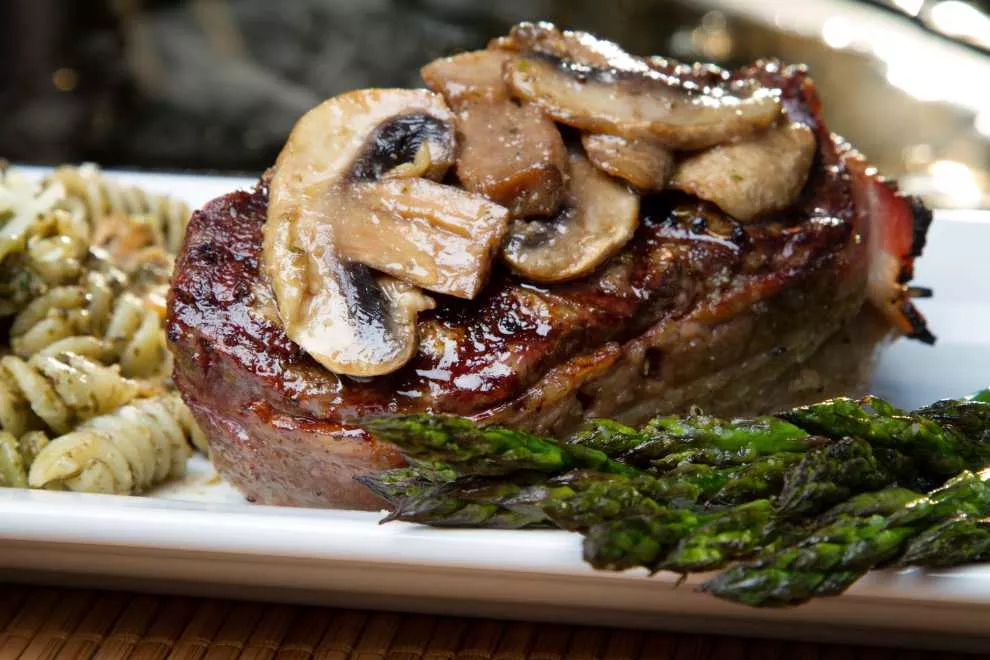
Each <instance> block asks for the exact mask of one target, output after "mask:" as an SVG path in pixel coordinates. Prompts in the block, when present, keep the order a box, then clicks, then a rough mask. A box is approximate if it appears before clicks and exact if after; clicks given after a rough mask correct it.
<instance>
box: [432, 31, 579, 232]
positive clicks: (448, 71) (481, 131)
mask: <svg viewBox="0 0 990 660" xmlns="http://www.w3.org/2000/svg"><path fill="white" fill-rule="evenodd" d="M511 57H512V55H511V54H510V53H506V52H500V51H494V50H483V51H476V52H472V53H463V54H461V55H456V56H454V57H447V58H443V59H440V60H436V61H434V62H432V63H430V64H428V65H427V66H425V67H423V69H422V71H421V73H422V76H423V79H424V80H425V81H426V84H427V85H428V86H429V87H430V89H432V90H434V91H436V92H441V93H442V94H443V95H444V96H445V97H446V99H447V101H448V102H449V103H450V105H451V107H453V108H454V110H455V111H456V112H457V133H458V136H459V138H460V140H459V145H458V147H459V151H458V154H457V177H458V178H459V179H460V181H461V183H463V184H464V187H465V188H467V189H468V190H470V191H472V192H477V193H481V194H482V195H484V196H485V197H487V198H488V199H490V200H492V201H494V202H497V203H498V204H501V205H503V206H505V207H507V208H508V209H509V210H510V211H511V212H512V215H513V216H515V217H529V216H534V215H550V214H552V213H553V212H554V211H556V210H557V207H558V206H559V205H560V203H561V201H562V200H563V198H564V193H565V187H566V185H565V184H566V177H567V150H566V148H565V147H564V141H563V139H562V138H561V136H560V132H559V131H558V130H557V127H556V126H555V125H554V123H553V122H552V121H551V120H550V119H548V118H547V117H545V116H544V115H543V113H541V112H540V111H539V110H537V109H536V108H534V107H531V106H525V105H523V106H521V105H519V104H517V103H516V102H514V101H513V100H512V99H510V98H509V93H508V88H507V87H506V86H505V83H504V82H503V81H502V67H503V65H504V64H505V63H506V62H507V61H508V60H509V59H510V58H511Z"/></svg>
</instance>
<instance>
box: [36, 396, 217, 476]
mask: <svg viewBox="0 0 990 660" xmlns="http://www.w3.org/2000/svg"><path fill="white" fill-rule="evenodd" d="M199 433H200V431H199V430H198V428H197V427H196V424H195V422H194V420H193V418H192V414H191V413H190V412H189V409H188V408H186V406H185V404H184V403H183V402H182V400H181V399H180V398H179V396H178V394H175V393H169V394H163V395H160V396H157V397H152V398H148V399H139V400H137V401H133V402H132V403H130V404H129V405H126V406H124V407H122V408H120V409H119V410H117V411H115V412H113V413H110V414H108V415H103V416H100V417H94V418H92V419H90V420H89V421H87V422H85V423H84V424H82V425H81V426H79V427H78V428H77V429H76V430H75V431H73V432H71V433H68V434H66V435H63V436H61V437H58V438H55V439H54V440H52V441H51V442H50V443H48V445H46V446H45V447H44V449H42V450H41V452H40V453H39V454H38V457H37V458H36V459H35V460H34V463H33V464H32V465H31V469H30V472H29V476H28V483H29V484H30V485H31V486H32V487H34V488H42V487H46V486H50V485H52V484H59V485H62V486H65V487H66V488H68V489H69V490H76V491H84V492H87V493H113V494H130V493H140V492H143V491H145V490H147V489H148V488H149V487H151V486H153V485H155V484H157V483H160V482H162V481H164V480H166V479H169V478H174V477H177V476H181V475H183V474H185V469H186V461H187V460H188V458H189V456H190V453H191V451H192V450H191V444H193V443H195V442H197V439H196V438H195V437H194V436H196V435H197V434H199Z"/></svg>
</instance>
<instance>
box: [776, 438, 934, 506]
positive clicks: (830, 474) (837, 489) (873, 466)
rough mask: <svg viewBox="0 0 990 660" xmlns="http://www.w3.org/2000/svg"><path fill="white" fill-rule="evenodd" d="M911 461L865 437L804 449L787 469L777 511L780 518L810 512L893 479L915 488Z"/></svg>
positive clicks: (890, 481)
mask: <svg viewBox="0 0 990 660" xmlns="http://www.w3.org/2000/svg"><path fill="white" fill-rule="evenodd" d="M920 482H921V479H920V476H919V474H918V471H917V470H916V469H915V466H914V463H913V462H912V461H911V460H909V459H908V458H907V457H905V456H904V455H903V454H901V453H900V452H897V451H895V450H887V449H878V450H876V451H874V449H873V448H872V447H871V446H870V444H869V443H868V442H866V441H865V440H861V439H859V438H843V439H841V440H839V441H838V442H835V443H833V444H831V445H828V446H826V447H821V448H819V449H816V450H814V451H810V452H808V453H806V454H805V455H804V456H803V458H802V460H801V462H800V463H799V464H798V465H797V466H795V467H794V469H792V470H791V471H790V472H788V474H787V476H786V478H785V480H784V485H783V488H782V489H781V491H780V495H779V496H778V497H777V514H778V515H779V516H780V517H782V518H795V517H798V516H813V515H815V514H818V513H821V512H822V511H824V510H825V509H827V508H828V507H830V506H832V505H834V504H837V503H839V502H842V501H843V500H846V499H848V498H849V497H851V496H853V495H855V494H857V493H862V492H868V491H873V490H878V489H880V488H884V487H886V486H889V485H891V484H893V483H899V484H902V485H905V486H909V487H913V488H918V487H919V483H920Z"/></svg>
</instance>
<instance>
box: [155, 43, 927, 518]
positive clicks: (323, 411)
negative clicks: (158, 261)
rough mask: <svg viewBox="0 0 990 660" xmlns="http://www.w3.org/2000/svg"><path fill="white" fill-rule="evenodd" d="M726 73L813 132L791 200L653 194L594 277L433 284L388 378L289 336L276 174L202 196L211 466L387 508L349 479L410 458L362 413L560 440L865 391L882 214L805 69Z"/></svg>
mask: <svg viewBox="0 0 990 660" xmlns="http://www.w3.org/2000/svg"><path fill="white" fill-rule="evenodd" d="M679 75H682V77H684V76H687V77H690V76H692V75H693V76H696V77H697V79H698V80H704V78H705V77H706V76H711V75H713V74H712V73H711V71H709V70H707V69H705V70H698V71H696V72H695V73H685V72H680V73H679ZM734 77H736V78H745V79H756V80H757V81H758V82H759V83H761V84H762V85H763V86H765V87H768V88H773V89H779V90H780V94H781V99H782V102H783V106H784V108H785V111H786V113H787V116H788V118H789V119H790V120H791V121H796V122H801V123H803V124H805V125H807V126H808V127H809V128H811V129H812V130H813V131H814V133H815V136H816V139H817V143H818V147H817V152H816V155H815V162H814V165H813V166H812V170H811V173H810V176H809V179H808V182H807V183H806V185H805V186H804V189H803V191H802V193H801V195H800V197H799V199H798V200H797V201H796V202H795V203H794V204H793V205H792V206H790V207H789V208H787V209H785V210H784V211H781V212H778V213H774V214H773V215H772V216H769V217H760V218H757V219H754V220H750V221H748V222H746V223H741V222H738V221H736V220H734V219H732V218H730V217H729V216H727V215H726V214H725V213H723V212H722V211H720V210H718V209H717V208H716V207H715V206H713V205H711V204H709V203H707V202H702V201H699V200H697V199H696V198H693V197H690V196H688V195H686V194H684V193H679V192H674V191H664V192H661V193H659V194H656V195H654V196H652V197H646V198H644V199H643V203H642V210H641V222H640V227H639V229H638V231H637V233H636V235H635V236H634V238H633V239H632V240H631V241H630V242H629V243H628V244H627V245H626V246H625V248H624V249H623V250H622V251H621V252H620V253H619V254H617V255H616V256H614V257H613V258H611V259H610V260H609V261H607V262H606V263H605V264H604V265H602V266H601V267H600V268H599V269H598V270H596V271H595V272H594V273H593V274H592V275H590V276H588V277H585V278H583V279H581V280H578V281H575V282H570V283H567V284H558V285H549V286H543V285H540V286H537V285H533V284H530V283H527V282H524V281H521V280H520V279H518V278H517V277H516V276H513V275H512V274H510V273H508V272H507V271H505V270H504V269H503V270H499V269H496V271H495V272H494V273H493V275H492V279H491V281H490V282H489V283H488V285H487V286H486V287H485V288H484V289H483V291H482V292H481V294H480V295H479V296H478V297H477V298H476V299H474V300H457V299H453V298H446V297H443V296H437V300H438V305H437V309H436V310H433V311H430V312H426V313H423V314H421V316H420V319H419V322H418V333H419V337H420V346H419V349H418V352H417V354H416V355H415V356H414V357H413V359H412V360H411V361H410V362H409V363H408V364H407V365H406V366H404V367H403V368H401V369H399V370H398V371H396V372H394V373H392V374H389V375H387V376H380V377H376V378H373V379H368V380H355V379H350V378H347V377H338V376H336V375H334V374H332V373H330V372H328V371H327V370H325V369H324V368H323V367H321V366H320V365H318V364H317V363H316V362H315V361H314V360H313V359H311V358H310V357H309V356H308V355H307V354H306V353H304V352H303V351H302V350H301V349H300V348H299V347H298V346H297V345H296V344H294V343H293V342H292V341H291V340H289V339H288V338H287V337H286V336H285V334H284V332H283V331H282V329H281V327H280V323H279V321H278V318H277V314H276V312H275V311H274V305H273V303H272V294H271V289H270V286H269V284H268V283H267V282H265V281H264V279H263V276H262V274H261V269H260V263H259V260H260V256H261V243H262V225H263V223H264V222H265V215H266V201H267V187H266V181H265V179H263V180H262V182H261V183H260V184H259V186H258V187H257V189H256V190H254V191H252V192H236V193H231V194H229V195H226V196H224V197H221V198H219V199H216V200H214V201H212V202H210V203H209V204H207V205H206V207H205V208H203V209H202V210H201V211H199V212H198V213H196V214H195V215H194V217H193V219H192V222H191V224H190V226H189V230H188V233H187V236H186V240H185V244H184V246H183V250H182V252H181V254H180V256H179V259H178V263H177V266H176V275H175V278H174V282H173V288H172V293H171V297H170V301H169V323H168V338H169V341H170V343H171V347H172V350H173V352H174V353H175V356H176V360H175V380H176V383H177V385H178V386H179V388H180V390H181V391H182V393H183V395H184V397H185V399H186V401H187V403H188V404H189V406H190V407H191V409H192V410H193V412H194V414H195V415H196V416H197V418H198V419H199V420H200V422H201V423H202V424H203V426H204V428H205V430H206V432H207V433H208V435H209V436H210V441H211V448H212V452H213V458H214V461H215V463H216V465H217V467H218V469H219V470H220V472H221V473H222V474H223V475H224V476H226V477H227V478H228V479H229V480H230V481H231V482H232V483H233V484H234V485H235V486H237V487H238V488H240V489H241V490H242V492H244V493H245V495H246V496H247V497H248V498H250V499H252V500H255V501H259V502H264V503H269V504H289V505H306V506H336V507H354V508H368V507H376V506H379V505H380V503H379V502H377V501H375V500H374V499H373V497H372V496H371V495H370V494H369V493H368V491H366V489H364V488H363V487H361V486H360V485H358V484H353V483H352V482H351V478H352V476H353V475H355V474H360V473H363V472H369V471H372V470H376V469H381V468H385V467H389V466H393V465H397V464H399V462H400V459H399V457H398V456H397V455H396V453H395V452H394V451H393V450H392V449H391V448H390V447H389V446H387V445H383V444H381V443H379V442H377V441H375V440H374V439H372V438H370V437H367V436H366V435H365V434H364V433H363V432H362V431H360V430H359V429H358V428H357V427H356V426H355V422H356V421H357V420H359V419H360V418H361V417H363V416H366V415H377V414H383V413H395V412H409V411H420V410H429V411H435V412H446V413H455V414H460V415H468V416H473V417H475V418H478V419H481V420H484V421H487V422H500V423H511V424H515V425H519V426H522V427H526V428H531V429H537V430H540V431H545V432H550V433H558V434H560V433H566V432H569V431H570V430H572V429H574V428H575V426H576V425H578V424H579V423H580V422H581V420H582V419H584V418H587V417H590V416H610V417H617V418H619V419H623V420H625V421H628V422H633V423H635V422H641V421H643V420H645V419H646V418H647V417H649V416H651V415H653V414H656V413H661V412H671V411H679V410H684V409H685V408H687V407H688V406H690V405H700V406H702V407H704V408H705V409H706V410H708V411H711V412H713V413H717V414H736V413H759V412H764V411H769V410H772V409H775V408H778V407H781V406H785V405H789V404H793V403H799V402H804V401H807V400H809V399H812V398H819V397H822V396H826V395H830V394H834V393H838V392H840V391H848V390H849V389H852V388H856V387H858V386H860V384H861V383H862V380H863V378H864V377H865V375H866V374H867V373H868V366H869V363H870V356H871V354H872V351H873V349H874V347H875V346H876V344H877V343H878V342H879V341H880V340H882V339H883V338H884V337H885V336H887V335H889V334H890V333H891V331H892V330H891V328H890V326H889V324H888V322H887V321H886V320H884V319H883V317H881V316H880V315H879V314H876V313H874V312H873V311H872V310H871V308H870V307H869V305H867V304H866V292H867V287H866V281H867V275H868V271H869V269H870V259H871V255H870V254H869V253H868V244H869V241H867V240H865V239H866V237H867V235H868V233H869V232H870V230H871V224H875V222H876V221H875V219H872V218H870V217H868V216H867V213H866V211H864V210H863V209H862V208H857V206H856V204H855V201H854V183H855V182H854V180H853V179H852V178H851V177H850V173H849V171H848V169H847V166H846V159H845V155H844V154H843V153H840V152H839V151H838V150H837V148H836V142H835V141H834V140H833V137H832V136H831V135H830V134H829V132H828V131H827V129H826V127H825V126H824V124H823V123H822V122H821V120H820V117H819V102H818V99H817V97H816V96H815V92H814V87H813V85H812V83H811V80H810V79H809V77H808V76H807V74H806V73H805V71H804V70H803V69H801V68H796V67H789V68H782V67H781V66H780V65H779V64H778V63H776V62H762V63H757V64H754V65H752V66H750V67H747V68H744V69H742V70H740V71H738V72H736V73H735V74H734ZM867 183H868V182H867ZM867 183H863V182H860V184H858V185H867ZM898 199H900V198H898ZM900 203H903V204H907V202H905V201H904V200H903V199H900ZM825 349H828V350H827V351H826V350H825Z"/></svg>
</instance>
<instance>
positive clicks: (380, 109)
mask: <svg viewBox="0 0 990 660" xmlns="http://www.w3.org/2000/svg"><path fill="white" fill-rule="evenodd" d="M454 150H455V140H454V122H453V116H452V114H451V112H450V110H449V109H448V108H447V106H446V104H445V103H444V102H443V99H442V98H441V97H440V96H438V95H436V94H433V93H432V92H428V91H426V90H363V91H358V92H351V93H349V94H344V95H342V96H338V97H336V98H333V99H330V100H329V101H326V102H324V103H322V104H321V105H319V106H317V107H316V108H314V109H313V110H310V111H309V112H308V113H306V114H305V115H304V116H303V117H302V118H301V119H300V120H299V122H298V123H297V124H296V126H295V127H294V128H293V130H292V133H291V134H290V135H289V139H288V141H287V143H286V145H285V148H284V149H283V150H282V153H281V154H279V157H278V160H277V162H276V165H275V174H274V176H273V177H272V180H271V184H270V192H269V204H268V217H267V222H266V223H265V228H264V232H265V243H264V251H263V255H262V256H263V261H264V265H265V269H266V272H267V273H268V276H269V278H270V280H271V282H272V288H273V290H274V293H275V300H276V303H277V306H278V311H279V316H280V317H281V319H282V323H283V324H284V326H285V331H286V334H287V335H288V336H289V337H290V338H291V339H293V340H294V341H295V342H296V343H298V344H299V345H300V346H301V347H302V348H303V350H305V351H306V352H307V353H309V354H310V355H311V356H312V357H313V358H314V359H316V360H317V361H318V362H320V363H321V364H322V365H323V366H325V367H327V368H328V369H330V370H332V371H334V372H336V373H341V374H348V375H353V376H374V375H379V374H384V373H389V372H391V371H394V370H395V369H397V368H398V367H400V366H402V365H403V364H404V363H405V362H406V361H408V360H409V358H410V357H411V356H412V354H413V352H414V351H415V349H416V329H415V321H416V315H417V314H418V312H420V311H422V310H425V309H430V308H431V307H432V306H433V301H432V300H431V299H430V298H429V297H427V296H425V295H423V294H422V293H421V292H420V291H419V290H418V289H417V288H416V287H415V286H413V285H418V286H421V287H423V288H427V289H430V290H432V291H437V292H440V293H446V294H450V295H454V296H460V297H464V298H471V297H473V296H474V295H475V294H477V292H478V290H479V289H480V288H481V286H482V284H483V283H484V281H485V279H486V278H487V275H488V271H489V269H490V266H491V260H492V258H493V255H494V253H495V252H496V251H497V249H498V247H499V245H500V244H501V239H502V237H503V236H504V234H505V231H506V227H507V223H508V212H507V211H506V210H505V209H504V208H502V207H500V206H498V205H496V204H494V203H492V202H490V201H488V200H486V199H484V198H483V197H481V196H480V195H474V194H472V193H468V192H465V191H463V190H460V189H457V188H454V187H451V186H445V185H442V184H439V183H436V182H435V181H433V180H431V179H439V178H440V177H442V176H443V175H444V173H445V172H446V170H447V169H448V168H449V167H450V165H451V164H452V163H453V157H454ZM371 269H375V270H379V271H383V272H384V273H388V274H390V275H393V276H395V277H396V278H399V279H393V278H392V277H388V276H385V275H375V274H374V273H373V272H372V270H371ZM400 280H401V281H400Z"/></svg>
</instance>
